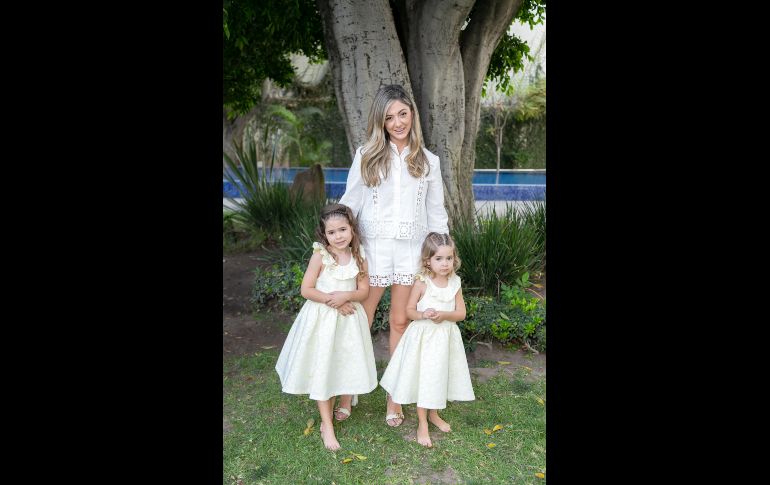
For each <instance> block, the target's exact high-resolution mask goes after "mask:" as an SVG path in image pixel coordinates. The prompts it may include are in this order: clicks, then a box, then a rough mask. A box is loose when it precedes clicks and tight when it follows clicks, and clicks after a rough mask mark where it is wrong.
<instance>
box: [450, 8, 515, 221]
mask: <svg viewBox="0 0 770 485" xmlns="http://www.w3.org/2000/svg"><path fill="white" fill-rule="evenodd" d="M522 1H523V0H479V1H477V2H476V5H475V9H474V11H473V18H472V19H471V21H470V23H469V24H468V26H467V27H466V29H465V30H464V31H463V32H462V34H461V36H460V51H461V53H462V59H463V77H464V81H465V127H464V128H465V131H464V133H463V136H462V140H463V142H462V154H461V161H460V163H459V167H460V170H461V171H463V173H464V175H463V180H466V178H467V179H470V181H471V182H470V183H471V184H472V182H473V167H474V165H475V164H476V137H477V136H478V132H479V122H480V117H481V88H482V87H483V85H484V78H485V77H486V75H487V69H489V61H490V60H491V59H492V53H493V52H494V51H495V48H496V47H497V44H499V43H500V39H502V37H503V35H504V34H505V32H506V31H507V30H508V28H509V27H510V26H511V22H513V17H514V16H515V15H516V13H517V12H518V11H519V9H520V8H521V4H522ZM469 186H470V198H471V201H473V189H472V187H473V186H472V185H470V184H469ZM463 197H466V195H464V194H463ZM469 209H470V210H471V211H472V210H473V205H471V207H470V208H469ZM469 209H468V208H466V212H465V213H464V216H465V217H468V212H467V210H469ZM471 215H472V213H471ZM467 220H470V219H467Z"/></svg>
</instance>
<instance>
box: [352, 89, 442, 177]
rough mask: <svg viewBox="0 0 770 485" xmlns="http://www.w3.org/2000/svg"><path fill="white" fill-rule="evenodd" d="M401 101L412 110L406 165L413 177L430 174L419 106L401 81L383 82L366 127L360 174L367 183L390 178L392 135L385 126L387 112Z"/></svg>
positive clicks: (375, 97)
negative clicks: (385, 83)
mask: <svg viewBox="0 0 770 485" xmlns="http://www.w3.org/2000/svg"><path fill="white" fill-rule="evenodd" d="M393 101H401V102H402V103H404V104H405V105H407V106H408V107H409V109H410V110H411V111H412V127H411V129H410V131H409V155H407V156H406V165H407V170H409V174H410V175H411V176H412V177H415V178H417V177H421V176H422V175H423V174H424V175H427V174H428V172H429V171H430V165H428V157H426V156H425V153H423V151H422V146H423V140H422V128H420V115H419V113H417V106H415V104H414V102H413V101H412V100H411V99H410V98H409V95H408V94H407V93H406V91H405V90H404V88H403V87H401V86H400V85H398V84H390V85H387V86H382V87H380V89H379V90H378V91H377V94H375V95H374V101H373V102H372V108H371V109H370V110H369V123H368V126H367V128H366V136H367V138H368V140H367V142H366V143H365V144H364V147H363V149H362V150H361V152H362V154H361V177H362V178H363V179H364V183H365V184H366V185H367V186H368V187H375V186H377V185H379V184H380V181H381V179H380V176H382V178H383V179H384V178H387V177H388V175H389V172H390V145H389V141H390V137H389V135H388V132H387V131H386V130H385V113H387V111H388V108H390V105H391V104H392V103H393Z"/></svg>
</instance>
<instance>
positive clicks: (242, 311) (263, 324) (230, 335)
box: [222, 252, 546, 381]
mask: <svg viewBox="0 0 770 485" xmlns="http://www.w3.org/2000/svg"><path fill="white" fill-rule="evenodd" d="M258 254H259V253H256V252H250V253H239V254H228V255H225V256H224V257H223V260H222V353H223V357H227V356H231V355H245V354H248V353H254V352H258V351H259V350H260V349H264V348H278V349H280V348H281V346H282V345H283V342H284V340H285V338H286V335H287V334H288V331H289V328H290V327H291V324H292V322H293V321H294V315H285V314H281V313H273V314H267V313H260V314H258V317H259V318H258V319H255V318H254V313H253V311H252V309H251V303H250V302H249V297H250V295H251V288H252V285H253V283H254V274H253V271H254V269H255V268H256V267H257V266H264V263H261V262H259V261H257V259H256V258H257V256H258ZM539 283H540V284H543V285H544V283H545V281H544V280H542V281H539ZM537 291H538V292H539V293H540V294H542V295H545V286H543V288H540V289H538V290H537ZM372 343H373V345H374V356H375V360H378V361H380V360H381V361H387V360H388V358H389V355H390V354H389V352H388V333H387V332H377V333H376V334H374V335H373V336H372ZM467 356H468V365H469V367H470V370H471V374H474V375H476V376H477V378H478V379H479V380H481V381H484V380H486V379H488V378H490V377H492V376H494V375H496V374H498V373H500V372H505V373H509V374H511V373H513V372H514V371H516V370H517V369H518V368H520V367H522V366H524V367H527V368H529V369H531V371H530V376H531V377H532V378H535V377H538V376H545V373H546V372H545V369H546V365H545V364H546V358H545V357H546V356H545V354H542V353H541V354H537V355H535V354H532V353H531V352H525V351H522V350H509V349H504V348H503V347H502V346H501V345H500V344H499V343H497V342H489V343H487V342H480V343H479V345H477V346H476V350H475V351H473V352H470V353H468V354H467ZM497 361H504V362H510V364H509V365H494V366H489V363H490V362H491V363H494V362H497Z"/></svg>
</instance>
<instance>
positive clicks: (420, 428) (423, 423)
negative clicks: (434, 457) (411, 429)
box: [417, 406, 433, 448]
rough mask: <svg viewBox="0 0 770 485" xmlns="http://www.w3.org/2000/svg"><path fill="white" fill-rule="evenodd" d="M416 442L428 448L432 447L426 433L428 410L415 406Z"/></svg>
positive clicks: (428, 435)
mask: <svg viewBox="0 0 770 485" xmlns="http://www.w3.org/2000/svg"><path fill="white" fill-rule="evenodd" d="M417 442H418V443H420V444H421V445H422V446H427V447H428V448H430V447H432V446H433V443H432V442H431V441H430V434H429V433H428V410H427V409H425V408H421V407H420V406H417Z"/></svg>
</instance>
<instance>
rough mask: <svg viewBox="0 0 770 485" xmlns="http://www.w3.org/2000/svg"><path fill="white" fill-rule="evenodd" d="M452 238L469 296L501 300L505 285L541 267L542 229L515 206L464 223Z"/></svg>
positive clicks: (460, 224)
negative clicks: (501, 290)
mask: <svg viewBox="0 0 770 485" xmlns="http://www.w3.org/2000/svg"><path fill="white" fill-rule="evenodd" d="M452 237H453V238H454V240H455V244H456V245H457V252H458V254H459V255H460V258H461V259H462V266H461V267H460V270H459V271H458V272H459V274H460V277H461V278H462V280H463V287H464V288H465V289H467V293H468V294H471V293H475V294H487V295H495V296H497V295H499V292H500V285H501V284H503V283H508V284H510V283H512V282H513V281H514V280H515V279H516V278H519V277H520V276H521V275H522V274H524V273H525V272H533V271H536V270H537V269H538V268H540V266H541V264H540V258H541V255H543V252H542V250H541V241H540V234H539V232H538V227H537V226H536V225H535V224H534V223H532V222H531V219H528V218H527V217H525V216H524V215H521V214H519V213H518V212H517V211H516V209H515V208H514V207H513V206H511V205H508V206H507V207H506V210H505V212H503V213H502V215H498V214H497V211H496V210H494V209H492V210H491V211H490V212H489V213H487V214H483V215H480V216H478V218H477V220H476V221H463V222H460V223H459V224H457V225H456V227H455V228H454V229H453V230H452ZM543 247H544V245H543Z"/></svg>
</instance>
